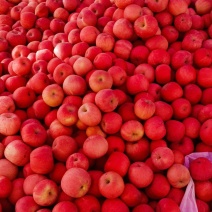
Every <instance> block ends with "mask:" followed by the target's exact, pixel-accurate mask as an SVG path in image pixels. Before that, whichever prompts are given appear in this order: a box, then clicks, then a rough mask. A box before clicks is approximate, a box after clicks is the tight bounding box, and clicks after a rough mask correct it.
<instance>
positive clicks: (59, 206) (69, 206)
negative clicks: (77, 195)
mask: <svg viewBox="0 0 212 212" xmlns="http://www.w3.org/2000/svg"><path fill="white" fill-rule="evenodd" d="M62 210H67V211H73V212H77V210H78V209H77V206H76V204H74V203H73V202H71V201H60V202H58V203H56V204H55V205H54V207H53V209H52V212H59V211H62Z"/></svg>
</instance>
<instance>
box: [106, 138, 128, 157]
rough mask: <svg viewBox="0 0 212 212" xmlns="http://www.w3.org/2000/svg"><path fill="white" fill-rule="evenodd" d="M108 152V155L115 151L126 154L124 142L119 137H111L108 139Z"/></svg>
mask: <svg viewBox="0 0 212 212" xmlns="http://www.w3.org/2000/svg"><path fill="white" fill-rule="evenodd" d="M106 139H107V142H108V151H107V154H111V153H113V152H115V151H118V152H124V150H125V143H124V140H123V139H122V138H121V137H119V136H117V135H109V136H108V137H107V138H106Z"/></svg>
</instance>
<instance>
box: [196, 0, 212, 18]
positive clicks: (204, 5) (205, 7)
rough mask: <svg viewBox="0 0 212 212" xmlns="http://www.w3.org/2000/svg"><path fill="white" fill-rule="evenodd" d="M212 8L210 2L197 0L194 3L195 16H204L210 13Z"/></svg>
mask: <svg viewBox="0 0 212 212" xmlns="http://www.w3.org/2000/svg"><path fill="white" fill-rule="evenodd" d="M211 8H212V5H211V2H210V1H208V0H197V1H195V10H196V12H197V14H201V15H202V14H206V13H208V12H210V10H211Z"/></svg>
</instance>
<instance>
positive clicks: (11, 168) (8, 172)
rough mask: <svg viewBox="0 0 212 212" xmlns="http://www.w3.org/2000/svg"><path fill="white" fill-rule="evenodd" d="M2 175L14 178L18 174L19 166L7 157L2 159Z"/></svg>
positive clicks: (0, 161) (0, 163)
mask: <svg viewBox="0 0 212 212" xmlns="http://www.w3.org/2000/svg"><path fill="white" fill-rule="evenodd" d="M0 168H1V176H5V177H8V178H9V179H10V180H14V179H15V178H17V176H18V167H17V166H16V165H15V164H13V163H12V162H10V161H9V160H7V159H6V158H2V159H0Z"/></svg>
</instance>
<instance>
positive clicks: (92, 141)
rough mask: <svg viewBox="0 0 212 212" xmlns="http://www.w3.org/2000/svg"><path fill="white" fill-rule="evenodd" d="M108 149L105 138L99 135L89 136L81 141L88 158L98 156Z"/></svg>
mask: <svg viewBox="0 0 212 212" xmlns="http://www.w3.org/2000/svg"><path fill="white" fill-rule="evenodd" d="M107 151H108V143H107V140H106V139H105V138H104V137H102V136H101V135H92V136H89V137H88V138H87V139H86V140H85V141H84V143H83V152H84V153H85V155H86V156H88V157H89V158H93V159H96V158H100V157H102V156H104V155H105V154H106V153H107Z"/></svg>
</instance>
